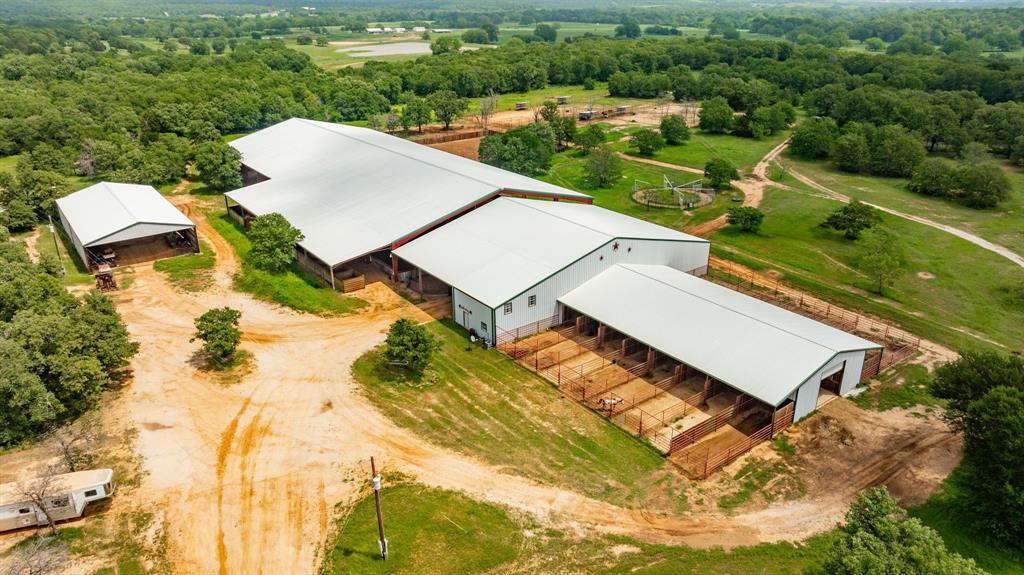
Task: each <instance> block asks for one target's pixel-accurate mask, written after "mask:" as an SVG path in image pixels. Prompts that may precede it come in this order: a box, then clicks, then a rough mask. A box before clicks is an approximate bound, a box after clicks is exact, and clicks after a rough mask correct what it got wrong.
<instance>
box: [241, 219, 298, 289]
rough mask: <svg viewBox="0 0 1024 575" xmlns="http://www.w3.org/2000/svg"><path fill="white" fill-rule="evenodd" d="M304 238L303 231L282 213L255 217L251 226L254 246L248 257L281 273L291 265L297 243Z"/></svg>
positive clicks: (250, 236) (258, 265) (250, 239)
mask: <svg viewBox="0 0 1024 575" xmlns="http://www.w3.org/2000/svg"><path fill="white" fill-rule="evenodd" d="M303 239H305V237H304V236H303V235H302V232H301V231H300V230H298V229H296V228H295V227H293V226H292V225H291V223H289V222H288V220H287V219H285V217H284V216H282V215H281V214H278V213H270V214H264V215H262V216H259V217H257V218H256V219H254V220H253V221H252V224H251V225H250V227H249V241H250V242H252V248H251V249H250V250H249V253H248V254H247V255H246V257H247V258H248V260H249V262H250V263H252V265H254V266H256V267H257V268H259V269H262V270H266V271H268V272H270V273H275V274H277V273H281V272H283V271H284V270H286V269H288V266H290V265H291V263H292V258H294V256H295V244H297V243H299V242H301V241H302V240H303Z"/></svg>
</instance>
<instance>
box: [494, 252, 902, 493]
mask: <svg viewBox="0 0 1024 575" xmlns="http://www.w3.org/2000/svg"><path fill="white" fill-rule="evenodd" d="M728 264H729V262H725V261H724V260H720V259H718V258H712V259H711V261H710V265H709V267H708V278H709V279H711V280H712V281H715V282H716V283H719V284H721V285H723V286H726V287H730V288H732V289H735V290H737V291H740V292H743V293H746V294H747V295H751V296H753V297H757V298H758V299H761V300H764V301H768V302H770V303H773V304H775V305H779V306H780V307H784V308H786V309H789V310H791V311H794V312H796V313H799V314H801V315H804V316H807V317H810V318H812V319H816V320H819V321H822V322H824V323H827V324H829V325H832V326H834V327H837V328H839V329H843V330H844V331H850V332H853V333H857V334H859V335H862V336H864V337H865V338H867V339H871V340H873V341H876V342H878V343H881V344H883V345H884V346H885V347H884V348H883V349H882V350H878V351H875V352H872V353H869V354H868V355H867V356H866V357H865V360H864V366H863V375H862V377H861V381H866V380H867V379H869V378H871V377H873V376H875V375H877V374H878V373H880V372H881V371H884V370H886V369H888V368H889V367H892V366H893V365H895V364H897V363H899V362H901V361H903V360H905V359H907V358H909V357H910V356H912V355H913V354H914V353H916V352H917V350H918V348H919V345H920V341H921V340H920V338H919V337H917V336H915V335H913V334H911V333H909V332H907V331H904V330H902V329H900V328H897V327H895V326H892V325H889V324H886V323H884V322H881V321H878V320H876V319H873V318H869V317H866V316H863V315H860V314H856V313H853V312H850V311H848V310H844V309H841V308H836V307H833V306H831V305H830V304H828V303H827V302H823V301H822V300H819V299H817V298H814V297H813V296H810V295H808V294H804V293H803V292H800V291H799V290H795V289H793V288H790V287H787V286H783V285H781V284H780V283H778V282H776V281H772V280H770V279H768V278H764V277H762V276H757V275H756V274H752V273H750V272H749V270H743V271H746V274H743V273H737V272H741V269H740V268H738V267H737V266H733V265H728ZM751 276H753V277H751ZM766 284H767V285H766ZM595 326H596V332H595V329H594V328H595ZM609 331H611V330H610V328H607V326H603V325H601V324H599V323H598V322H597V321H596V320H594V319H592V318H589V317H586V316H583V315H579V316H577V317H575V318H573V319H571V320H570V321H565V320H564V318H563V317H561V316H553V317H549V318H544V319H541V320H538V321H536V322H533V323H531V324H528V325H525V326H522V327H520V328H518V329H516V330H512V331H504V330H500V329H499V332H498V334H497V338H496V342H495V345H496V347H497V348H498V350H499V351H500V352H501V353H503V354H504V355H506V356H508V357H509V358H511V359H512V360H514V361H516V362H517V363H519V364H520V365H522V366H523V367H526V368H527V369H529V370H530V371H533V372H534V373H537V374H538V375H540V376H542V377H544V378H545V379H547V380H548V381H550V382H551V383H553V384H554V385H555V386H556V387H557V388H558V389H559V390H560V391H561V392H562V393H563V394H564V395H566V396H567V397H570V398H572V399H573V400H574V401H576V402H577V403H580V404H582V405H583V406H585V407H587V408H588V409H590V410H592V411H594V412H595V413H597V414H599V415H601V416H602V417H604V418H606V419H609V420H611V421H612V422H614V423H615V424H617V425H618V426H620V427H621V428H623V429H625V430H627V431H629V432H630V433H631V434H633V435H635V436H636V437H638V438H641V439H643V440H645V441H647V442H648V443H650V444H651V445H652V446H653V447H654V448H656V449H658V450H659V451H660V452H661V453H662V454H663V455H665V456H666V457H667V458H668V459H669V460H670V461H671V462H672V463H673V464H675V465H677V466H678V467H679V468H680V469H681V470H682V471H683V472H684V473H685V474H686V475H688V476H689V477H691V478H694V479H703V478H705V477H707V476H708V475H710V474H711V473H714V472H715V471H717V470H718V469H721V468H722V467H724V466H725V465H728V464H729V463H731V462H732V461H734V460H735V459H737V458H739V457H740V456H741V455H743V454H744V453H746V452H747V451H749V450H750V449H752V448H753V447H754V446H756V445H758V444H760V443H762V442H765V441H769V440H771V439H772V438H774V437H775V436H776V435H777V434H778V433H779V432H781V431H782V430H783V429H785V428H786V427H788V426H789V425H790V424H792V423H793V410H794V404H793V402H792V401H789V400H787V401H786V402H784V403H783V404H781V405H779V406H778V407H777V408H776V407H774V406H769V405H767V404H764V403H763V402H760V401H759V400H757V399H755V398H752V397H750V396H747V395H745V394H743V393H742V392H740V391H739V390H735V389H733V388H731V387H729V386H728V385H726V384H724V383H722V382H718V381H716V380H715V379H714V378H712V377H710V376H707V375H705V374H703V372H700V371H699V370H697V369H696V368H692V367H690V366H688V365H685V364H682V363H680V362H678V361H676V360H674V359H672V358H670V357H668V356H666V355H663V354H661V353H660V352H658V351H657V350H654V349H653V348H650V347H648V346H646V345H645V344H642V343H641V342H639V341H636V340H633V339H631V338H630V337H629V336H628V335H625V334H618V336H619V337H618V338H617V337H616V334H615V333H612V334H610V335H609V333H608V332H609ZM657 373H668V374H669V375H667V376H666V377H660V376H658V377H655V374H657ZM702 378H703V381H701V379H702ZM641 380H643V382H644V384H642V385H634V383H633V382H639V381H641ZM684 381H685V382H689V383H690V385H692V386H693V388H694V389H695V392H694V393H693V394H692V395H690V396H683V397H680V396H679V395H678V394H677V395H676V397H677V398H679V399H678V400H676V401H673V402H671V404H670V405H669V407H666V408H664V409H658V410H652V409H650V408H647V409H645V408H642V407H640V406H641V404H646V405H652V404H657V401H652V400H656V399H657V398H658V397H661V396H663V395H664V394H666V393H668V391H669V390H670V389H673V388H675V389H677V390H678V389H680V388H679V387H677V386H679V385H680V384H681V383H682V382H684ZM701 384H702V385H701ZM630 388H631V389H632V391H631V392H624V391H623V390H628V389H630ZM612 390H616V391H615V392H613V391H612ZM709 400H713V401H714V402H715V404H716V405H715V407H711V408H709V405H710V402H709ZM726 402H727V403H726ZM702 417H703V419H701V418H702ZM689 418H693V419H694V422H693V423H690V424H687V422H688V421H689ZM727 426H728V427H731V428H732V429H728V430H726V431H724V432H722V433H719V434H718V435H715V436H714V437H712V435H713V434H716V433H717V432H720V431H722V430H723V428H726V427H727ZM702 440H707V441H706V442H703V443H702Z"/></svg>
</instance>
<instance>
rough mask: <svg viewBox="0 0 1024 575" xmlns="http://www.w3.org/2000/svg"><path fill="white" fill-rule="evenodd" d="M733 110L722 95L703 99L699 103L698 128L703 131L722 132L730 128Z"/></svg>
mask: <svg viewBox="0 0 1024 575" xmlns="http://www.w3.org/2000/svg"><path fill="white" fill-rule="evenodd" d="M733 123H734V118H733V110H732V107H731V106H729V101H728V100H726V99H725V98H723V97H722V96H716V97H714V98H711V99H710V100H705V101H704V102H702V103H701V105H700V124H699V125H700V129H701V130H704V131H705V132H712V133H718V134H722V133H725V132H728V131H729V130H731V129H732V126H733Z"/></svg>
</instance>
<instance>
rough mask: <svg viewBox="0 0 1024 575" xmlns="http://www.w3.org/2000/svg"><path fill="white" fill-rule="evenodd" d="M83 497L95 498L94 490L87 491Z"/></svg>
mask: <svg viewBox="0 0 1024 575" xmlns="http://www.w3.org/2000/svg"><path fill="white" fill-rule="evenodd" d="M85 496H86V497H95V496H96V490H95V489H90V490H89V491H86V492H85Z"/></svg>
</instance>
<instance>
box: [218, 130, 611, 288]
mask: <svg viewBox="0 0 1024 575" xmlns="http://www.w3.org/2000/svg"><path fill="white" fill-rule="evenodd" d="M231 146H233V147H234V148H235V149H237V150H238V151H239V152H240V153H241V154H242V173H243V180H244V182H245V184H246V185H245V186H244V187H242V188H239V189H237V190H233V191H230V192H228V193H227V194H225V204H226V208H227V211H228V214H229V215H230V216H231V217H233V218H234V219H235V220H237V221H238V222H239V223H241V224H243V225H248V223H249V222H250V221H251V220H252V219H253V218H255V217H258V216H261V215H265V214H269V213H274V212H276V213H280V214H281V215H283V216H284V217H285V218H286V219H287V220H288V221H289V222H290V223H291V224H292V225H293V226H295V227H296V228H298V229H299V230H301V231H302V233H303V235H304V236H305V238H304V239H303V240H302V241H301V242H299V244H298V246H296V259H297V262H298V264H299V265H300V266H301V267H303V268H304V269H306V270H307V271H309V272H310V273H312V274H313V275H315V276H316V277H317V278H319V279H320V280H321V281H323V282H324V283H325V284H327V285H329V286H331V287H333V288H335V289H338V290H341V291H350V289H349V287H350V286H355V289H358V288H359V287H362V282H361V281H360V279H361V278H362V277H363V276H362V275H361V274H362V272H361V271H360V270H364V269H366V266H373V267H375V268H380V269H381V271H385V272H386V273H387V274H388V275H389V276H391V278H392V279H393V280H396V281H397V280H402V279H406V280H408V279H409V278H410V270H402V269H399V265H398V261H397V260H396V259H394V258H392V257H391V251H392V250H393V249H395V248H397V247H398V246H400V245H402V244H403V243H406V242H408V241H410V240H411V239H413V238H415V237H417V236H419V235H421V234H424V233H426V232H429V231H430V230H432V229H434V228H437V227H438V226H441V225H443V224H445V222H448V221H450V220H452V219H454V218H457V217H459V216H461V215H463V214H465V213H467V212H470V211H471V210H473V209H475V208H477V207H479V206H481V205H484V204H486V203H487V202H490V201H491V200H493V199H495V198H497V197H499V196H515V197H532V198H543V199H547V200H551V201H555V202H582V203H591V202H592V201H593V200H592V198H591V197H590V196H588V195H586V194H581V193H578V192H574V191H572V190H568V189H566V188H562V187H559V186H556V185H553V184H549V183H547V182H542V181H539V180H535V179H533V178H528V177H526V176H522V175H520V174H516V173H513V172H509V171H506V170H502V169H499V168H496V167H494V166H488V165H487V164H481V163H479V162H475V161H473V160H469V159H466V158H462V157H459V156H456V155H453V154H449V153H447V152H443V151H441V150H436V149H434V148H430V147H427V146H423V145H420V144H417V143H415V142H411V141H408V140H404V139H402V138H398V137H395V136H391V135H388V134H384V133H381V132H377V131H375V130H370V129H367V128H359V127H356V126H347V125H341V124H331V123H328V122H318V121H313V120H305V119H301V118H293V119H290V120H286V121H284V122H281V123H278V124H275V125H273V126H270V127H269V128H265V129H263V130H260V131H258V132H254V133H252V134H249V135H247V136H243V137H241V138H239V139H237V140H234V141H233V142H231ZM417 280H418V278H417ZM419 283H420V282H419V281H417V282H416V285H417V286H418V285H419ZM424 287H429V285H426V284H425V285H424Z"/></svg>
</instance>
